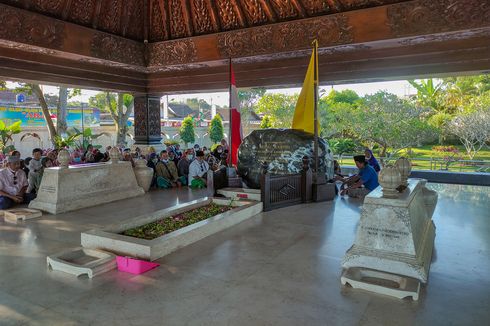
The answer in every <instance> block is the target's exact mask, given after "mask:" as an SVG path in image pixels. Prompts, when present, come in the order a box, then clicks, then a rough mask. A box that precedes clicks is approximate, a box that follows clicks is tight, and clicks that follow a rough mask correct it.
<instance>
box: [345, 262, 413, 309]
mask: <svg viewBox="0 0 490 326" xmlns="http://www.w3.org/2000/svg"><path fill="white" fill-rule="evenodd" d="M340 281H341V282H342V285H346V284H349V285H350V286H352V287H353V288H354V289H363V290H366V291H370V292H375V293H378V294H383V295H388V296H391V297H395V298H398V299H404V298H407V297H412V299H413V300H414V301H417V300H418V299H419V292H420V282H419V280H416V279H414V278H410V277H404V276H400V275H395V274H390V273H384V272H380V271H375V270H370V269H363V268H355V267H354V268H349V269H348V270H344V272H343V273H342V277H341V278H340Z"/></svg>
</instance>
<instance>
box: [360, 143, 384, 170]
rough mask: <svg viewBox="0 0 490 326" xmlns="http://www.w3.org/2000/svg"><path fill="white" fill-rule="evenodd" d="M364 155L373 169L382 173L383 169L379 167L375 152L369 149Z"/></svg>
mask: <svg viewBox="0 0 490 326" xmlns="http://www.w3.org/2000/svg"><path fill="white" fill-rule="evenodd" d="M364 154H365V155H366V160H367V162H368V164H369V165H371V166H372V167H373V169H374V171H376V172H379V171H381V167H380V166H379V163H378V160H377V159H376V158H375V157H374V155H373V151H372V150H370V149H369V148H366V150H365V151H364Z"/></svg>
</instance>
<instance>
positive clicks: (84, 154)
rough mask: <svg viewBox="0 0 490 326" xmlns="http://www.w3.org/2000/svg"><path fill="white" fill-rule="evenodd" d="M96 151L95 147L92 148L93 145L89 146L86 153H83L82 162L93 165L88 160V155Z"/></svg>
mask: <svg viewBox="0 0 490 326" xmlns="http://www.w3.org/2000/svg"><path fill="white" fill-rule="evenodd" d="M93 149H94V146H92V144H88V145H87V149H86V150H85V152H83V155H82V161H84V162H86V163H91V162H90V161H89V160H88V159H87V155H89V154H91V153H92V151H93Z"/></svg>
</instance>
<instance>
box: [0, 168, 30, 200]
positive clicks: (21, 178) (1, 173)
mask: <svg viewBox="0 0 490 326" xmlns="http://www.w3.org/2000/svg"><path fill="white" fill-rule="evenodd" d="M14 177H15V180H14ZM24 187H27V178H26V174H25V172H24V171H23V170H17V172H14V171H12V170H11V169H10V168H6V169H3V170H0V190H2V191H3V192H6V193H8V194H10V195H12V196H15V195H17V194H18V193H19V192H20V190H21V189H22V188H24Z"/></svg>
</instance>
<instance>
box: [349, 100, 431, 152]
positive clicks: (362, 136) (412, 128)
mask: <svg viewBox="0 0 490 326" xmlns="http://www.w3.org/2000/svg"><path fill="white" fill-rule="evenodd" d="M428 110H430V109H427V108H419V107H417V106H415V105H414V104H412V103H410V102H408V101H406V100H403V99H400V98H398V97H397V96H396V95H395V94H391V93H388V92H385V91H379V92H377V93H376V94H374V95H366V96H365V97H364V98H363V100H362V102H361V103H360V105H359V108H358V109H356V110H354V111H352V117H351V121H350V124H351V126H352V133H353V134H354V135H355V136H356V138H358V139H359V140H361V141H364V142H367V143H376V144H378V145H379V146H380V148H381V153H380V155H381V156H386V154H387V150H388V148H390V149H391V153H390V154H391V155H394V154H396V153H397V152H399V151H400V150H402V149H404V148H408V147H413V146H419V145H422V143H424V142H429V141H432V140H433V139H434V137H435V136H436V130H435V129H434V128H433V127H431V126H430V125H429V124H428V123H427V122H426V121H424V120H423V119H422V118H421V117H423V116H424V115H425V114H426V112H427V111H428Z"/></svg>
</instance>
